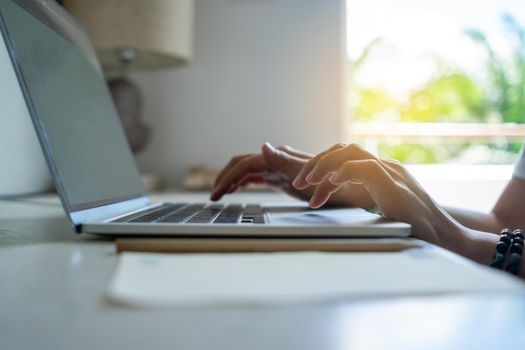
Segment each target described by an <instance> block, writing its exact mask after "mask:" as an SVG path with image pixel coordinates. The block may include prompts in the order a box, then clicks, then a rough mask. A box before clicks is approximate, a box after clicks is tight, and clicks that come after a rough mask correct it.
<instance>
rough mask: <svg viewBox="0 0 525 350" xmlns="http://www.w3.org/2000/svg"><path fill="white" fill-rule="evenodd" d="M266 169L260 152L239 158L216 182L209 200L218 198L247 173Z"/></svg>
mask: <svg viewBox="0 0 525 350" xmlns="http://www.w3.org/2000/svg"><path fill="white" fill-rule="evenodd" d="M267 169H268V166H267V164H266V161H265V160H264V158H263V156H262V155H260V154H258V155H254V156H251V157H246V158H243V159H241V160H239V161H238V162H237V163H236V164H235V165H234V166H233V167H232V168H231V169H230V170H229V171H228V172H227V173H225V174H224V175H223V176H222V178H221V180H220V181H219V183H217V185H216V186H215V189H214V190H213V193H212V195H211V200H214V201H215V200H219V199H220V198H221V197H222V196H223V195H224V194H225V193H227V191H228V190H229V189H230V187H231V186H232V185H235V184H236V183H237V182H238V181H239V180H241V179H242V178H243V177H244V176H246V175H247V174H256V173H260V172H263V171H265V170H267Z"/></svg>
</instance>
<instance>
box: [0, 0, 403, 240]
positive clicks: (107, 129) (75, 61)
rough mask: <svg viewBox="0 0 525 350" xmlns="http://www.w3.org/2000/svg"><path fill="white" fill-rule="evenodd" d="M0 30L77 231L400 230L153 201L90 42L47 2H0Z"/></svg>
mask: <svg viewBox="0 0 525 350" xmlns="http://www.w3.org/2000/svg"><path fill="white" fill-rule="evenodd" d="M0 11H1V21H0V25H1V30H2V34H3V38H4V41H5V43H6V46H7V48H8V51H9V54H10V57H11V61H12V64H13V67H14V69H15V71H16V73H17V76H18V80H19V82H20V87H21V89H22V91H23V93H24V97H25V99H26V102H27V105H28V109H29V111H30V114H31V117H32V119H33V123H34V126H35V129H36V131H37V134H38V137H39V139H40V143H41V146H42V149H43V151H44V154H45V156H46V159H47V162H48V165H49V168H50V171H51V173H52V175H53V179H54V182H55V186H56V188H57V191H58V193H59V195H60V198H61V200H62V205H63V207H64V210H65V212H66V214H67V215H68V217H69V219H70V221H71V223H72V225H73V227H74V229H75V230H76V231H77V232H88V233H95V234H107V235H115V236H118V235H126V236H130V235H140V236H148V235H155V236H163V235H168V236H202V237H205V236H273V237H275V236H277V237H280V236H283V237H284V236H287V237H294V236H296V237H326V236H334V237H335V236H338V237H342V236H346V237H356V236H361V237H363V236H364V237H373V236H375V237H403V236H408V235H409V234H410V226H409V225H407V224H404V223H399V222H391V221H386V220H383V219H382V218H381V217H380V216H378V215H375V214H371V213H368V212H366V211H363V210H360V209H325V210H315V211H314V210H310V209H308V208H305V207H297V208H287V209H283V208H282V207H281V208H272V207H265V206H262V205H260V204H257V203H251V204H243V203H239V204H228V205H226V204H221V203H218V204H217V203H201V204H199V203H152V202H151V201H150V199H149V197H148V195H147V193H146V191H145V188H144V185H143V183H142V179H141V176H140V173H139V171H138V170H137V167H136V164H135V161H134V158H133V155H132V153H131V151H130V148H129V145H128V143H127V141H126V138H125V135H124V132H123V129H122V126H121V124H120V121H119V118H118V115H117V113H116V110H115V107H114V106H113V104H112V101H111V97H110V94H109V91H108V90H107V87H106V84H105V80H104V76H103V74H102V72H101V69H100V67H99V65H98V62H97V60H96V57H95V55H94V51H93V50H92V48H91V44H90V42H89V39H88V38H87V36H86V35H85V34H84V32H83V31H81V30H79V29H78V27H76V25H75V23H74V21H73V20H72V19H71V18H70V17H69V15H67V13H65V11H63V10H62V9H61V8H60V7H59V6H58V5H56V3H55V2H54V1H51V0H49V1H46V0H41V1H29V0H2V1H1V2H0Z"/></svg>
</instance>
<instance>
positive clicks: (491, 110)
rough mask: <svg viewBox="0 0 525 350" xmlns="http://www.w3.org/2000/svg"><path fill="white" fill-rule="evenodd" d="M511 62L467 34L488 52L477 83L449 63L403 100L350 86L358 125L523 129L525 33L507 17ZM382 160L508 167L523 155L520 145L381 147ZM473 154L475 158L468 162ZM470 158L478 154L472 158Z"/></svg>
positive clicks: (471, 33) (469, 32) (472, 31)
mask: <svg viewBox="0 0 525 350" xmlns="http://www.w3.org/2000/svg"><path fill="white" fill-rule="evenodd" d="M502 22H503V25H504V26H505V29H506V33H507V37H508V40H510V41H511V43H512V47H513V54H512V57H510V58H509V57H502V56H500V55H498V54H497V53H496V51H495V50H494V49H493V47H492V45H491V44H490V42H489V40H487V37H486V35H485V34H484V33H482V32H481V31H479V30H476V29H469V30H465V32H464V34H465V35H467V36H468V37H469V38H470V39H471V40H473V42H475V43H477V44H478V45H480V46H481V47H482V48H483V49H484V50H485V52H486V57H487V61H486V63H485V72H483V74H482V77H483V78H482V79H480V77H473V76H471V75H469V74H468V73H466V72H464V71H461V70H460V69H458V68H457V67H451V66H450V65H447V63H446V62H442V61H441V62H439V64H438V69H437V71H436V72H435V74H434V76H433V77H432V78H431V79H429V80H428V81H427V82H426V83H425V84H423V85H422V86H420V87H419V88H416V89H413V90H412V91H411V92H410V93H409V94H408V96H406V97H405V98H404V99H399V98H396V97H395V96H393V95H391V94H390V93H389V92H388V91H386V90H385V89H381V88H376V87H363V86H360V85H359V83H358V82H356V81H355V80H353V81H352V94H353V95H352V111H353V117H354V120H356V121H361V122H368V121H376V122H377V121H382V122H427V123H428V122H432V123H433V122H436V123H439V122H447V123H525V28H524V27H523V26H522V25H520V24H519V23H517V22H516V21H515V19H514V18H513V17H512V16H511V15H509V14H504V15H503V16H502ZM381 44H382V40H381V39H380V38H378V39H376V40H374V41H372V42H371V43H370V44H369V45H368V47H367V48H366V49H365V50H364V51H363V54H362V55H361V57H360V58H358V59H357V60H356V61H355V62H354V63H353V65H352V67H353V69H352V71H353V73H356V72H358V71H359V69H360V68H361V67H362V66H363V65H364V64H366V62H367V59H368V58H369V57H370V56H371V55H373V54H374V48H375V47H376V46H378V45H381ZM378 148H379V152H380V154H381V155H382V156H385V157H389V158H396V159H399V160H401V161H403V162H406V163H437V162H467V163H469V162H474V163H476V162H482V163H510V162H512V161H513V159H514V157H515V155H516V154H517V153H518V151H519V149H520V143H519V142H505V141H499V142H498V143H490V142H487V143H468V142H464V143H451V144H439V145H438V144H414V143H403V142H401V141H400V142H398V143H391V142H390V143H385V142H379V144H378ZM476 152H477V153H476ZM469 154H470V155H471V156H469ZM472 154H477V155H475V156H472Z"/></svg>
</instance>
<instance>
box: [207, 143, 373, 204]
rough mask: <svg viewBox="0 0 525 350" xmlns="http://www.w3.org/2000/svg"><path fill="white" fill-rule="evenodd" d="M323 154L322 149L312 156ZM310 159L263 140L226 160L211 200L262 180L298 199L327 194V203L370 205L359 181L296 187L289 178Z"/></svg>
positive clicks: (316, 197)
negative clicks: (248, 151)
mask: <svg viewBox="0 0 525 350" xmlns="http://www.w3.org/2000/svg"><path fill="white" fill-rule="evenodd" d="M334 147H336V146H334ZM327 152H328V151H327ZM323 154H324V152H323V153H321V154H320V155H317V156H316V157H320V156H322V155H323ZM312 159H314V156H313V155H311V154H308V153H306V152H302V151H298V150H295V149H293V148H291V147H288V146H283V147H279V148H275V147H273V146H272V145H270V144H269V143H265V144H264V145H263V147H262V150H261V153H255V154H244V155H240V156H236V157H233V158H232V159H231V160H230V162H229V163H228V164H227V165H226V167H224V169H222V171H221V172H220V173H219V175H218V176H217V179H216V181H215V187H214V189H213V192H212V194H211V199H212V200H214V201H217V200H219V199H221V198H222V197H223V196H224V195H225V194H229V193H233V192H235V191H236V190H237V189H239V188H241V187H243V186H246V185H248V184H250V183H264V184H268V185H270V186H273V187H275V188H278V189H280V190H282V191H284V192H285V193H287V194H289V195H290V196H293V197H295V198H298V199H300V200H305V201H312V200H314V201H319V200H320V198H319V196H325V195H326V194H327V193H331V196H330V199H329V200H328V202H327V203H326V204H327V205H332V206H346V207H360V208H372V207H373V206H374V201H373V200H372V198H371V197H370V195H369V193H368V191H367V190H366V189H365V188H364V186H363V185H360V184H352V183H347V184H345V185H344V186H342V187H341V188H339V187H337V186H334V185H333V184H332V183H331V182H330V181H328V180H326V181H324V182H322V183H320V184H319V185H317V186H314V187H309V188H306V189H303V190H298V189H296V188H295V187H294V186H293V185H292V181H293V180H294V179H295V177H296V176H297V175H298V174H299V173H300V172H301V169H303V166H304V165H305V164H306V163H307V162H308V161H310V160H312Z"/></svg>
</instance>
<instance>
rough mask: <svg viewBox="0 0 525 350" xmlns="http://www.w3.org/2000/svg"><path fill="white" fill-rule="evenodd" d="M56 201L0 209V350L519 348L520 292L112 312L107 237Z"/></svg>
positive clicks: (524, 331)
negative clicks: (77, 228)
mask: <svg viewBox="0 0 525 350" xmlns="http://www.w3.org/2000/svg"><path fill="white" fill-rule="evenodd" d="M268 198H270V197H268ZM271 198H274V197H271ZM161 199H165V198H161ZM233 200H238V198H233ZM241 200H242V198H241ZM57 203H58V202H57V200H56V199H55V198H51V199H49V198H43V199H36V200H35V202H0V349H2V350H11V349H53V350H59V349H79V350H81V349H129V350H132V349H170V350H172V349H185V350H186V349H188V350H193V349H199V350H201V349H228V350H232V349H242V350H249V349H257V350H258V349H261V350H262V349H264V350H267V349H297V350H309V349H312V350H321V349H322V350H330V349H398V348H399V349H403V350H406V349H447V350H449V349H468V348H477V349H485V348H487V349H503V348H505V349H507V348H508V349H523V348H524V346H525V295H522V294H505V295H486V294H464V295H449V296H435V297H428V296H427V297H411V298H387V299H368V300H367V299H359V300H349V301H347V302H339V303H331V304H325V305H312V306H294V307H272V308H252V309H243V308H237V309H216V310H184V311H181V310H165V311H159V310H137V309H127V308H122V307H118V306H115V305H112V304H109V303H107V302H106V301H105V299H104V298H103V294H104V291H105V288H106V287H107V284H108V282H109V280H110V278H111V275H112V272H113V269H114V268H115V265H116V262H117V259H116V255H115V252H114V246H113V244H112V241H111V240H109V239H105V238H99V237H94V236H90V235H76V234H74V233H73V232H72V231H71V229H70V227H69V224H68V222H67V221H66V220H65V218H64V215H63V212H62V209H61V207H59V206H58V204H57Z"/></svg>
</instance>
